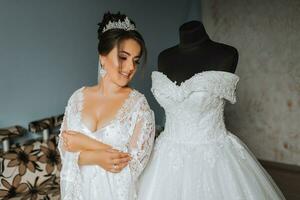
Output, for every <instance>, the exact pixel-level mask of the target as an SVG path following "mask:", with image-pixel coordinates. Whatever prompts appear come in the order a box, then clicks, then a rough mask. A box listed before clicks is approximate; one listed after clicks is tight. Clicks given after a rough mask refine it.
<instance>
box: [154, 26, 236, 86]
mask: <svg viewBox="0 0 300 200" xmlns="http://www.w3.org/2000/svg"><path fill="white" fill-rule="evenodd" d="M179 34H180V43H179V44H178V45H176V46H174V47H171V48H168V49H166V50H164V51H162V52H161V53H160V54H159V56H158V71H160V72H162V73H164V74H166V75H167V76H168V78H169V79H170V80H172V81H174V82H175V81H176V83H177V84H180V83H181V82H183V81H185V80H187V79H189V78H191V77H192V76H193V75H195V74H196V73H200V72H202V71H208V70H216V71H226V72H230V73H234V72H235V70H236V66H237V62H238V51H237V49H236V48H234V47H232V46H229V45H226V44H222V43H217V42H214V41H212V40H211V39H210V38H209V36H208V34H207V33H206V31H205V28H204V26H203V24H202V23H201V22H200V21H190V22H187V23H184V24H183V25H181V26H180V28H179Z"/></svg>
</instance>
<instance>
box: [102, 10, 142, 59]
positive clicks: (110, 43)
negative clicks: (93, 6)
mask: <svg viewBox="0 0 300 200" xmlns="http://www.w3.org/2000/svg"><path fill="white" fill-rule="evenodd" d="M126 17H127V16H126V15H124V14H121V13H120V12H118V13H116V14H112V13H110V12H106V13H105V14H104V15H103V18H102V21H101V22H100V23H98V25H99V28H98V40H99V43H98V53H99V54H100V55H107V54H108V53H109V52H110V51H111V50H112V49H113V48H114V47H115V46H116V45H117V46H118V47H119V44H120V43H121V42H122V41H123V40H125V39H133V40H135V41H136V42H137V43H139V45H140V46H141V55H140V56H141V57H143V64H145V62H146V60H147V50H146V45H145V41H144V39H143V37H142V35H141V34H140V33H139V32H138V31H136V30H123V29H109V30H107V31H105V32H104V33H102V31H103V29H104V28H105V26H106V25H107V24H108V23H109V22H118V21H119V20H120V21H124V20H125V18H126ZM129 21H130V23H132V24H133V25H135V23H134V21H132V20H131V19H129Z"/></svg>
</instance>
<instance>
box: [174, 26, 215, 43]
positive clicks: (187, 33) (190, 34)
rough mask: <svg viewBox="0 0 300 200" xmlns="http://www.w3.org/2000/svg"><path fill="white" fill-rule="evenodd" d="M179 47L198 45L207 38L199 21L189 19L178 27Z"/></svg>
mask: <svg viewBox="0 0 300 200" xmlns="http://www.w3.org/2000/svg"><path fill="white" fill-rule="evenodd" d="M179 37H180V44H179V46H180V47H183V48H185V47H190V46H191V47H192V46H195V45H199V44H201V43H203V42H205V41H207V40H209V36H208V34H207V33H206V31H205V28H204V26H203V24H202V23H201V22H200V21H190V22H187V23H184V24H183V25H182V26H181V27H180V28H179Z"/></svg>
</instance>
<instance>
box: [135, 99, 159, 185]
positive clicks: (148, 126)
mask: <svg viewBox="0 0 300 200" xmlns="http://www.w3.org/2000/svg"><path fill="white" fill-rule="evenodd" d="M136 116H137V117H136V120H135V124H134V129H133V133H132V136H131V139H130V142H129V152H130V153H131V156H132V160H131V161H130V163H129V167H130V171H131V174H132V178H133V180H134V181H137V179H138V177H139V175H140V174H141V172H142V171H143V169H144V168H145V166H146V165H147V162H148V160H149V157H150V154H151V151H152V147H153V142H154V136H155V119H154V113H153V111H152V110H151V109H150V107H149V105H148V103H147V100H146V98H145V97H143V98H142V99H141V102H140V104H139V108H138V111H137V115H136Z"/></svg>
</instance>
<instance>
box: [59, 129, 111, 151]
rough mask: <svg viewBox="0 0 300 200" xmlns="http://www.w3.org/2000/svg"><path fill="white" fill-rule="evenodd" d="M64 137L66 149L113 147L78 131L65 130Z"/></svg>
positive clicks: (79, 149) (82, 149)
mask: <svg viewBox="0 0 300 200" xmlns="http://www.w3.org/2000/svg"><path fill="white" fill-rule="evenodd" d="M62 138H63V146H64V149H65V150H66V151H70V152H77V151H84V150H101V149H107V148H112V147H111V146H110V145H107V144H104V143H102V142H100V141H97V140H95V139H93V138H90V137H88V136H86V135H84V134H82V133H80V132H76V131H63V133H62Z"/></svg>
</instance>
